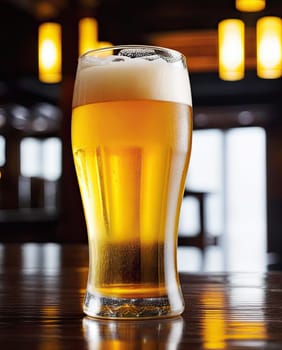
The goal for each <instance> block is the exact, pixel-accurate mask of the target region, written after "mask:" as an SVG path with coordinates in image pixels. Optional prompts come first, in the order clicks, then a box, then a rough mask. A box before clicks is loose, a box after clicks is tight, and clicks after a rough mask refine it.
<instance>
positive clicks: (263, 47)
mask: <svg viewBox="0 0 282 350" xmlns="http://www.w3.org/2000/svg"><path fill="white" fill-rule="evenodd" d="M257 74H258V76H259V77H260V78H265V79H274V78H279V77H281V76H282V20H281V18H278V17H262V18H260V19H259V20H258V22H257Z"/></svg>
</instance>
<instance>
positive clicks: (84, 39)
mask: <svg viewBox="0 0 282 350" xmlns="http://www.w3.org/2000/svg"><path fill="white" fill-rule="evenodd" d="M78 28H79V29H78V30H79V55H82V54H83V53H85V52H86V51H88V50H92V49H96V48H97V43H98V24H97V21H96V19H95V18H90V17H85V18H82V19H81V20H80V21H79V24H78Z"/></svg>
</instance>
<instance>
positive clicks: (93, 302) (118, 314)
mask: <svg viewBox="0 0 282 350" xmlns="http://www.w3.org/2000/svg"><path fill="white" fill-rule="evenodd" d="M83 311H84V313H85V314H86V315H88V316H91V317H95V318H111V319H112V318H116V319H144V318H162V317H174V316H178V315H180V314H181V313H182V311H183V310H179V312H175V311H172V310H171V307H170V303H169V300H168V298H167V297H160V298H132V299H131V298H113V297H104V296H100V295H98V296H97V295H94V294H92V293H89V292H88V291H87V292H86V295H85V299H84V305H83Z"/></svg>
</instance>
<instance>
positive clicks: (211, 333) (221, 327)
mask: <svg viewBox="0 0 282 350" xmlns="http://www.w3.org/2000/svg"><path fill="white" fill-rule="evenodd" d="M202 302H203V305H204V314H203V340H204V349H217V350H220V349H225V322H224V320H225V315H224V294H223V293H222V291H220V290H208V291H205V292H204V293H203V296H202Z"/></svg>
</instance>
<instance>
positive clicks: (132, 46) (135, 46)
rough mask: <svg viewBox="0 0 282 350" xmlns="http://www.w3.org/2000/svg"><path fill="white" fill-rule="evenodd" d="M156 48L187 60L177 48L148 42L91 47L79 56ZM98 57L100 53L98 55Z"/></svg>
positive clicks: (178, 58) (179, 58)
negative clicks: (148, 43)
mask: <svg viewBox="0 0 282 350" xmlns="http://www.w3.org/2000/svg"><path fill="white" fill-rule="evenodd" d="M146 48H147V49H154V50H159V51H162V52H170V53H171V54H172V55H173V56H175V57H176V58H177V60H184V61H186V56H185V55H184V54H183V53H182V52H180V51H178V50H175V49H172V48H169V47H164V46H157V45H146V44H125V45H111V46H105V47H101V48H98V49H90V50H87V51H86V52H84V53H83V54H82V55H80V56H79V58H83V57H86V56H89V55H91V54H93V56H96V55H95V53H98V54H99V53H103V52H106V51H114V50H123V49H146ZM96 57H98V55H97V56H96Z"/></svg>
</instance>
